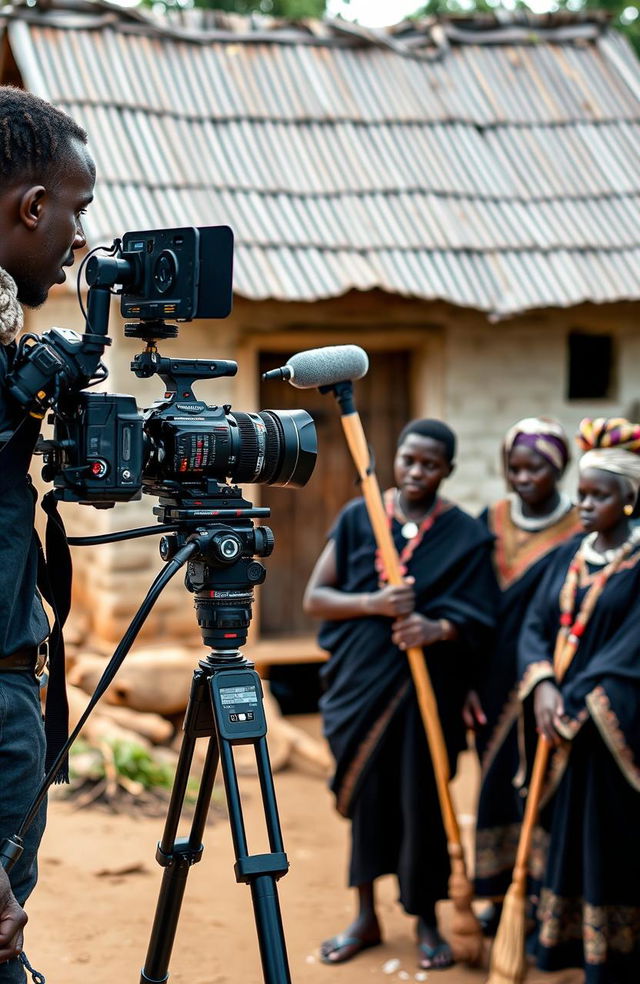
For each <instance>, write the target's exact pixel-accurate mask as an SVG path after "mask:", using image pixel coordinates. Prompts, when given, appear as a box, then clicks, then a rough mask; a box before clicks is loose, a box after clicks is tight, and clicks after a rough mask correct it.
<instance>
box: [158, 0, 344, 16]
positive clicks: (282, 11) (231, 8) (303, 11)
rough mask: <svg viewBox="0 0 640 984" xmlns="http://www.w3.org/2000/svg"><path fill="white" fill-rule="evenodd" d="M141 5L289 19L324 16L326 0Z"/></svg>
mask: <svg viewBox="0 0 640 984" xmlns="http://www.w3.org/2000/svg"><path fill="white" fill-rule="evenodd" d="M142 3H143V6H148V7H151V6H153V7H155V6H161V7H166V8H174V7H175V8H177V7H185V8H188V7H200V8H202V9H204V10H224V11H226V12H227V13H234V14H251V13H254V12H256V13H260V14H269V15H270V16H272V17H287V18H289V19H290V20H305V19H306V18H309V17H315V18H321V17H324V14H325V12H326V8H327V0H142Z"/></svg>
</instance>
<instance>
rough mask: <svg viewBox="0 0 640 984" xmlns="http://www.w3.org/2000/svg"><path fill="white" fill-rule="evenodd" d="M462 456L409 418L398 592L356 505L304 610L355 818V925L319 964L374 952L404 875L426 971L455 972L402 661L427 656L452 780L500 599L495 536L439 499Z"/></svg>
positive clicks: (400, 479) (323, 559)
mask: <svg viewBox="0 0 640 984" xmlns="http://www.w3.org/2000/svg"><path fill="white" fill-rule="evenodd" d="M454 453H455V436H454V434H453V432H452V431H451V430H450V428H449V427H447V426H446V424H443V423H442V422H441V421H438V420H415V421H413V422H412V423H410V424H408V425H407V426H406V427H405V428H404V430H403V431H402V433H401V434H400V437H399V441H398V448H397V452H396V456H395V459H394V473H395V479H396V488H392V489H389V490H388V491H387V492H386V493H385V495H384V499H385V506H386V511H387V516H388V521H389V525H390V529H391V532H392V536H393V539H394V541H395V545H396V548H397V550H398V554H399V557H400V561H401V563H402V565H403V566H404V569H405V571H406V576H407V579H406V583H405V584H404V585H402V586H400V587H397V586H393V585H389V584H388V583H387V579H386V576H385V571H384V565H383V564H382V563H381V558H380V557H379V556H378V553H377V550H376V540H375V537H374V534H373V531H372V528H371V524H370V521H369V517H368V514H367V510H366V507H365V504H364V502H363V500H362V499H356V500H354V501H352V502H350V503H349V504H348V505H347V506H345V508H344V509H343V510H342V512H341V513H340V515H339V516H338V518H337V520H336V522H335V524H334V526H333V528H332V530H331V531H330V533H329V540H328V543H327V545H326V547H325V549H324V551H323V553H322V554H321V556H320V558H319V560H318V562H317V564H316V566H315V568H314V571H313V573H312V575H311V578H310V580H309V584H308V586H307V590H306V593H305V609H306V611H307V612H309V613H310V614H311V615H316V616H318V617H320V618H323V619H325V620H326V621H325V622H324V623H323V625H322V627H321V630H320V634H319V643H320V645H321V646H322V647H323V648H324V649H326V650H328V652H329V654H330V658H329V661H328V663H327V664H326V668H325V670H324V673H323V678H324V684H325V687H326V690H325V693H324V695H323V697H322V698H321V702H320V706H321V711H322V715H323V724H324V732H325V735H326V736H327V739H328V741H329V744H330V746H331V750H332V752H333V755H334V757H335V761H336V770H335V775H334V778H333V781H332V789H333V792H334V793H335V796H336V806H337V809H338V812H339V813H341V814H342V815H343V816H345V817H348V818H349V819H350V820H351V833H352V852H351V863H350V871H349V884H350V885H351V886H353V887H354V888H356V890H357V915H356V918H355V920H354V921H353V922H352V923H351V924H350V926H349V927H348V928H347V929H346V930H345V931H344V932H342V933H340V934H338V935H337V936H334V937H332V938H331V939H329V940H327V941H326V942H324V943H323V944H322V946H321V948H320V957H321V960H322V961H323V962H324V963H328V964H334V963H343V962H344V961H346V960H350V959H352V958H353V957H355V956H356V955H357V954H358V953H359V952H360V951H361V950H363V949H366V948H368V947H371V946H375V945H377V944H379V943H380V941H381V931H380V924H379V921H378V915H377V911H376V906H375V898H374V883H375V881H376V879H377V878H378V877H380V876H381V875H385V874H395V875H396V876H397V878H398V882H399V888H400V903H401V904H402V906H403V907H404V909H405V911H406V912H407V913H409V914H411V915H414V916H416V917H417V938H418V952H419V965H420V966H421V967H422V968H424V969H431V968H433V969H437V968H441V967H446V966H449V965H450V964H451V962H452V956H451V951H450V948H449V946H448V944H447V943H445V942H444V940H443V939H442V937H441V936H440V934H439V932H438V927H437V921H436V913H435V904H436V901H437V900H438V899H442V898H446V896H447V890H448V878H449V857H448V852H447V843H446V836H445V832H444V826H443V823H442V817H441V814H440V808H439V803H438V796H437V791H436V786H435V779H434V775H433V768H432V765H431V757H430V754H429V749H428V745H427V740H426V737H425V732H424V727H423V724H422V720H421V717H420V712H419V708H418V703H417V700H416V696H415V691H414V689H413V684H412V682H411V676H410V672H409V666H408V661H407V658H406V656H405V654H404V650H406V649H408V648H409V647H414V646H421V647H423V649H424V652H425V659H426V660H427V664H428V668H429V674H430V677H431V681H432V683H433V688H434V691H435V695H436V699H437V702H438V709H439V714H440V720H441V723H442V727H443V732H444V736H445V740H446V743H447V751H448V754H449V759H450V765H451V772H452V774H453V773H454V772H455V765H456V758H457V754H458V752H459V751H461V749H462V748H464V746H465V730H464V725H463V722H462V716H461V709H462V702H463V700H464V695H465V693H466V692H467V690H468V689H469V686H470V685H471V684H472V683H473V682H474V681H475V680H477V677H478V674H479V672H480V666H479V656H480V654H481V653H482V652H483V651H486V648H487V635H489V634H490V633H491V630H492V627H493V624H494V619H495V603H496V600H497V597H496V595H497V590H496V586H495V579H494V576H493V572H492V569H491V559H490V551H491V537H490V535H489V533H488V531H487V530H486V528H485V527H484V526H483V525H482V524H481V523H480V522H478V520H476V519H473V518H472V517H471V516H469V515H467V514H466V513H465V512H463V511H462V510H461V509H459V508H458V507H457V506H455V505H453V503H451V502H448V501H447V500H446V499H443V498H441V497H440V495H439V488H440V484H441V482H442V481H443V480H444V479H446V478H447V476H448V475H450V474H451V472H452V470H453V458H454Z"/></svg>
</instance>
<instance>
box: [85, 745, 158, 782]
mask: <svg viewBox="0 0 640 984" xmlns="http://www.w3.org/2000/svg"><path fill="white" fill-rule="evenodd" d="M105 747H108V749H109V750H110V758H111V761H112V763H113V768H114V769H115V772H116V775H117V776H124V777H125V778H126V779H131V780H132V781H133V782H135V783H138V784H139V785H140V786H142V787H143V788H144V789H153V788H157V787H161V788H163V789H170V788H171V784H172V783H173V776H174V772H175V770H174V768H173V766H171V765H168V764H167V763H166V762H162V761H159V760H158V759H156V758H154V756H153V754H152V752H151V751H149V750H148V749H147V748H143V747H142V745H137V744H134V743H133V742H130V741H122V740H120V739H117V740H115V741H109V742H106V743H105ZM69 765H70V771H71V777H72V779H83V780H89V781H90V782H97V781H99V780H100V779H104V778H105V776H106V775H107V768H106V764H105V758H104V751H103V750H102V749H98V748H94V747H92V746H90V745H88V744H87V743H86V742H84V741H82V740H80V741H77V742H76V743H75V744H74V746H73V748H72V750H71V758H70V760H69Z"/></svg>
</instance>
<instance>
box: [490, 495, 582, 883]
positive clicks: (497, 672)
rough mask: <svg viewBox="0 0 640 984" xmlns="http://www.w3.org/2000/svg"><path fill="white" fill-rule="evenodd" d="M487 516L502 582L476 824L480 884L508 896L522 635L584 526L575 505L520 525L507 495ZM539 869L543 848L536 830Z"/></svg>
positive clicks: (516, 805) (516, 822)
mask: <svg viewBox="0 0 640 984" xmlns="http://www.w3.org/2000/svg"><path fill="white" fill-rule="evenodd" d="M480 519H481V520H482V521H483V522H485V523H486V524H487V526H488V528H489V530H490V531H491V532H492V533H493V535H494V536H495V538H496V540H495V547H494V553H493V563H494V567H495V570H496V575H497V578H498V584H499V586H500V588H501V596H500V607H499V616H498V627H497V631H496V640H495V645H494V648H493V651H492V653H491V655H490V658H489V665H488V672H487V674H486V676H485V678H484V681H483V683H482V684H481V688H480V699H481V703H482V707H483V709H484V711H485V714H486V717H487V724H486V725H485V726H484V727H483V728H481V729H480V730H479V731H478V732H477V734H476V748H477V751H478V755H479V757H480V761H481V766H482V783H481V787H480V797H479V801H478V817H477V824H476V863H475V890H476V895H478V896H479V897H481V898H493V899H501V898H502V897H503V896H504V894H505V892H506V890H507V888H508V887H509V884H510V882H511V873H512V871H513V866H514V863H515V859H516V850H517V846H518V839H519V837H520V824H521V820H522V813H523V805H524V800H523V797H522V796H521V789H520V788H517V786H516V785H515V784H514V779H515V778H516V776H517V774H518V769H519V764H520V761H519V749H518V733H517V730H518V729H517V727H516V722H517V720H518V716H519V713H520V701H519V700H518V693H517V690H518V687H517V683H518V668H517V650H518V637H519V635H520V630H521V628H522V625H523V622H524V619H525V616H526V613H527V609H528V607H529V605H530V603H531V600H532V599H533V596H534V595H535V592H536V590H537V588H538V587H539V585H540V582H541V580H542V578H543V576H544V574H545V572H546V570H547V568H548V566H549V564H550V562H551V561H552V559H553V557H554V555H555V551H556V550H557V549H558V547H559V546H560V545H561V544H562V543H564V542H565V541H566V540H567V539H568V538H569V537H571V536H574V535H575V534H576V533H577V532H578V530H580V529H581V527H580V522H579V519H578V516H577V513H576V511H575V510H574V509H572V510H570V511H569V512H568V513H565V515H564V516H563V517H561V519H559V520H558V521H557V522H556V523H553V525H551V526H548V527H547V528H546V529H543V530H539V531H536V532H525V531H523V530H520V529H519V528H518V527H517V526H515V524H514V523H513V521H512V520H511V503H510V501H509V499H501V500H500V501H499V502H496V503H495V504H494V505H493V506H492V507H491V508H490V509H488V510H485V512H484V513H483V514H482V516H481V517H480ZM536 838H537V839H536V851H535V852H534V854H533V859H534V861H535V862H536V864H535V865H534V870H533V873H534V875H539V874H540V870H539V865H538V864H537V862H538V861H539V859H540V856H541V854H542V852H543V849H544V839H545V838H544V835H543V834H542V833H541V832H538V833H537V835H536Z"/></svg>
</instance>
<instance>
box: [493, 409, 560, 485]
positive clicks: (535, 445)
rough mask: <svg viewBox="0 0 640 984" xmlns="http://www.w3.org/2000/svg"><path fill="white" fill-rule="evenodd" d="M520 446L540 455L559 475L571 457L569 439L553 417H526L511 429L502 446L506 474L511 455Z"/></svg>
mask: <svg viewBox="0 0 640 984" xmlns="http://www.w3.org/2000/svg"><path fill="white" fill-rule="evenodd" d="M519 445H522V446H524V447H527V448H530V449H531V450H532V451H535V452H536V453H537V454H539V455H540V456H541V457H542V458H544V459H545V461H548V462H549V464H550V465H552V466H553V467H554V468H555V469H556V471H557V472H558V475H562V473H563V472H564V470H565V468H566V467H567V464H568V463H569V459H570V457H571V455H570V451H569V439H568V438H567V435H566V434H565V432H564V430H563V429H562V427H561V425H560V424H559V423H558V421H557V420H553V418H552V417H524V419H523V420H519V421H518V423H517V424H514V425H513V427H510V428H509V430H508V431H507V433H506V435H505V439H504V443H503V446H502V448H503V456H504V468H505V472H506V471H507V468H508V464H509V455H510V454H511V452H512V450H513V449H514V448H515V447H517V446H519Z"/></svg>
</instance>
